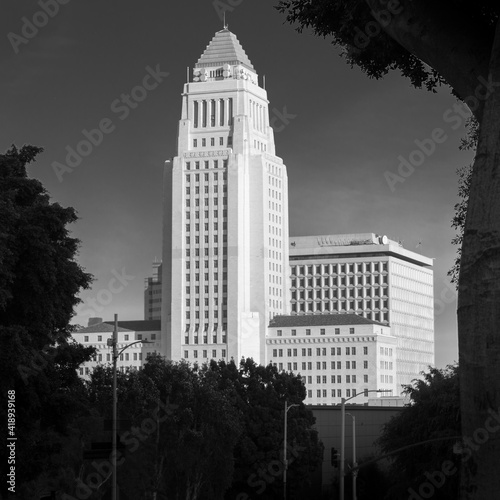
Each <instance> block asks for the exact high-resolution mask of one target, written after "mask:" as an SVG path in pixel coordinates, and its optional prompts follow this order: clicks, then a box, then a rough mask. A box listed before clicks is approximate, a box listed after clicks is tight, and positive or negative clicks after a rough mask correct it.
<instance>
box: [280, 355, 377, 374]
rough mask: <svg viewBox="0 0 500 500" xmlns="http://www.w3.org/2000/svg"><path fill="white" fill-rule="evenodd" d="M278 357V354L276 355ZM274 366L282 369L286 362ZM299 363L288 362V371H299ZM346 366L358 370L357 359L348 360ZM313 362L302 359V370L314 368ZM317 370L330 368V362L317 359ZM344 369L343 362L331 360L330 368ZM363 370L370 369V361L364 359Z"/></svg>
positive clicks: (347, 368)
mask: <svg viewBox="0 0 500 500" xmlns="http://www.w3.org/2000/svg"><path fill="white" fill-rule="evenodd" d="M275 357H276V356H275ZM273 364H274V366H276V367H278V369H279V370H280V371H281V370H283V369H284V366H285V365H284V364H283V363H273ZM298 365H299V364H298V363H297V362H288V363H287V370H288V371H292V370H293V371H297V369H298ZM345 368H346V370H356V361H346V362H345ZM313 369H314V368H313V362H312V361H307V362H306V361H302V363H301V370H302V371H311V370H313ZM315 369H316V370H328V363H327V362H326V361H316V368H315ZM341 369H342V362H341V361H330V370H341ZM363 370H368V361H366V360H365V361H363Z"/></svg>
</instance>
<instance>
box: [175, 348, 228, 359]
mask: <svg viewBox="0 0 500 500" xmlns="http://www.w3.org/2000/svg"><path fill="white" fill-rule="evenodd" d="M200 354H201V358H203V359H208V349H203V350H202V351H201V352H200ZM211 357H212V359H217V349H212V356H211ZM225 357H226V349H221V358H225ZM193 358H194V359H198V351H197V350H195V351H193ZM184 359H189V351H184Z"/></svg>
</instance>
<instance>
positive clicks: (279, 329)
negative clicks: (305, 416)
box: [266, 314, 398, 405]
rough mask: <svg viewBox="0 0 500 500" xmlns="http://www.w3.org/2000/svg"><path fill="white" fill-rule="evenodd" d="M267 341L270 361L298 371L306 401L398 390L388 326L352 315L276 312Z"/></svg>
mask: <svg viewBox="0 0 500 500" xmlns="http://www.w3.org/2000/svg"><path fill="white" fill-rule="evenodd" d="M266 344H267V356H268V361H269V362H270V363H273V364H274V365H275V366H276V367H277V368H278V369H279V370H286V371H288V372H295V373H300V374H301V376H302V377H303V379H304V382H305V386H306V390H307V392H306V394H307V397H306V399H305V403H306V404H315V405H317V404H339V403H340V402H341V399H342V398H351V397H354V396H357V395H358V398H357V399H356V401H355V402H357V403H368V400H369V398H371V397H373V396H379V397H380V396H382V395H385V396H394V395H397V394H398V389H397V385H396V373H397V361H396V359H397V355H396V352H397V344H396V338H395V337H394V336H392V335H391V329H390V327H389V326H387V325H383V324H381V323H378V322H376V321H372V320H370V319H366V318H363V317H362V316H358V315H356V314H321V315H315V316H309V315H302V316H298V315H295V316H276V317H275V318H274V319H273V320H272V321H271V324H270V327H269V333H268V337H267V339H266ZM380 389H382V390H384V391H385V392H383V393H378V394H377V393H374V392H368V391H374V390H380Z"/></svg>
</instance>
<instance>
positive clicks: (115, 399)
mask: <svg viewBox="0 0 500 500" xmlns="http://www.w3.org/2000/svg"><path fill="white" fill-rule="evenodd" d="M110 340H111V342H110ZM117 343H118V314H115V327H114V329H113V338H112V339H108V346H112V347H113V436H112V445H111V448H112V449H111V462H112V463H113V480H112V482H111V498H112V500H116V409H117V403H118V394H117V390H116V360H117V359H118V357H119V356H120V354H121V353H122V352H123V351H125V349H128V348H129V347H131V346H133V345H134V344H154V342H150V341H149V340H136V341H135V342H131V343H130V344H128V345H126V346H125V347H124V348H123V349H121V350H120V351H119V352H117V347H116V344H117Z"/></svg>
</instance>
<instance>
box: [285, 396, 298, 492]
mask: <svg viewBox="0 0 500 500" xmlns="http://www.w3.org/2000/svg"><path fill="white" fill-rule="evenodd" d="M287 403H288V402H287V401H285V436H284V440H283V463H284V465H285V469H284V470H283V498H284V499H285V500H286V470H287V468H288V460H287V459H286V439H287V437H286V431H287V413H288V410H289V409H290V408H292V406H299V405H298V404H293V405H290V406H288V405H287Z"/></svg>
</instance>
